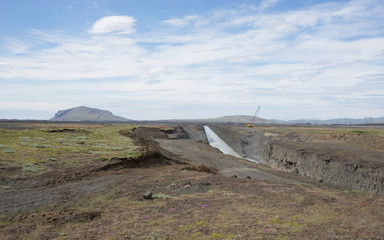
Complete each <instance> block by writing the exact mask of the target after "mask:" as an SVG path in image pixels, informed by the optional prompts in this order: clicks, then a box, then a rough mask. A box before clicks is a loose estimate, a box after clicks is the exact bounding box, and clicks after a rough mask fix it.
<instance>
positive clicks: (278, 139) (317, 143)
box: [210, 125, 384, 195]
mask: <svg viewBox="0 0 384 240" xmlns="http://www.w3.org/2000/svg"><path fill="white" fill-rule="evenodd" d="M210 127H211V129H212V130H213V131H214V132H215V133H216V134H217V135H218V136H220V137H221V138H222V139H223V140H224V141H225V142H226V143H227V144H228V145H230V146H231V147H232V148H233V149H234V150H235V151H236V152H237V153H239V154H240V155H241V156H243V157H245V158H251V159H255V160H261V161H262V163H263V164H265V165H268V166H270V167H272V168H275V169H278V170H281V171H285V172H292V173H297V174H300V175H302V176H307V177H310V178H313V179H315V180H317V181H318V182H327V183H332V184H335V185H337V186H341V187H345V188H349V189H356V190H360V191H364V192H369V193H376V194H382V195H383V194H384V152H383V151H382V149H383V144H384V138H382V137H379V136H375V135H365V134H359V133H354V132H353V131H352V133H342V134H328V133H326V134H319V133H316V131H314V130H313V129H309V130H308V129H304V128H303V127H296V128H297V129H296V128H294V129H289V130H288V131H286V130H284V131H280V132H278V133H276V132H272V133H271V132H268V131H264V130H262V128H259V129H257V128H256V129H254V128H251V129H249V128H244V127H235V126H225V125H213V126H210ZM285 128H286V127H284V129H285ZM296 130H297V131H296ZM324 131H325V130H324V129H322V132H324ZM337 131H341V130H337ZM342 131H344V130H342Z"/></svg>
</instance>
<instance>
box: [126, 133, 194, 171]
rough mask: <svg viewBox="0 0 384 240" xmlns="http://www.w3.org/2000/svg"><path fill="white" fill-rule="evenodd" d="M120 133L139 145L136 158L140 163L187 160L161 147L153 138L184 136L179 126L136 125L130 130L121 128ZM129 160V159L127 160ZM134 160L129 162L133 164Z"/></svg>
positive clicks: (167, 162)
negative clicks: (138, 152) (138, 155)
mask: <svg viewBox="0 0 384 240" xmlns="http://www.w3.org/2000/svg"><path fill="white" fill-rule="evenodd" d="M120 134H122V135H124V136H127V137H129V138H131V139H133V140H134V142H135V144H137V145H139V146H141V149H140V154H141V157H139V158H138V159H137V160H138V161H141V163H145V162H146V163H159V164H171V163H177V164H187V160H186V159H183V158H181V157H180V156H178V155H176V154H173V153H171V152H169V151H167V150H165V149H163V148H160V147H159V144H158V143H157V142H156V141H155V140H154V139H169V138H170V137H169V136H171V137H172V138H185V137H187V136H188V133H186V132H185V131H184V130H183V129H182V128H181V127H176V128H170V127H138V128H133V129H132V130H122V131H120ZM128 162H129V161H128ZM133 163H134V161H133V162H132V161H131V163H130V164H133Z"/></svg>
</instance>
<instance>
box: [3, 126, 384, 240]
mask: <svg viewBox="0 0 384 240" xmlns="http://www.w3.org/2000/svg"><path fill="white" fill-rule="evenodd" d="M176 129H177V128H176ZM121 134H123V135H127V136H129V137H131V138H133V139H135V141H136V142H137V143H139V144H140V145H141V146H142V149H141V153H142V156H141V157H139V158H112V159H110V161H107V162H105V164H103V165H102V166H100V165H88V166H83V167H81V168H77V169H72V168H71V169H69V168H68V169H66V168H56V171H53V172H50V173H49V174H46V175H41V176H33V175H31V176H29V177H27V178H23V179H17V180H13V181H10V182H7V181H5V180H4V181H2V183H1V184H3V185H5V186H7V188H8V190H5V191H2V192H0V202H1V205H0V235H1V238H2V239H212V240H213V239H381V236H384V225H383V222H384V214H383V212H384V198H383V197H381V196H376V195H369V194H362V193H358V192H351V191H345V190H338V189H337V188H335V187H332V186H330V185H326V184H319V183H313V182H312V180H310V179H306V178H301V177H299V176H296V175H292V174H288V173H282V172H279V171H275V170H272V169H270V168H268V167H265V166H262V165H259V166H258V165H255V164H251V163H248V162H246V161H244V160H239V159H235V158H233V157H230V156H227V155H224V154H221V153H220V152H218V151H216V150H214V149H212V148H211V147H210V146H208V145H207V144H204V143H202V142H194V141H191V140H186V139H180V138H186V137H187V136H186V135H185V134H184V133H183V132H182V131H179V130H169V129H163V130H159V129H158V128H154V129H153V128H137V129H136V130H134V131H133V132H130V131H122V132H121ZM154 137H155V138H156V141H155V140H153V138H154ZM175 138H176V139H175ZM172 139H173V140H172ZM202 164H204V165H202ZM1 171H15V169H10V168H8V169H1ZM217 172H218V173H219V174H215V173H217ZM9 174H10V173H9ZM233 175H236V176H237V177H238V178H235V177H231V176H233ZM247 176H249V178H247ZM148 190H152V191H153V193H154V194H160V193H161V194H163V195H164V198H165V199H163V200H159V199H157V200H152V201H151V200H143V198H142V195H143V194H144V193H145V192H146V191H148Z"/></svg>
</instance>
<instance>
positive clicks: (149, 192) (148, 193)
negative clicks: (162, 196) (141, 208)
mask: <svg viewBox="0 0 384 240" xmlns="http://www.w3.org/2000/svg"><path fill="white" fill-rule="evenodd" d="M143 198H144V199H147V200H149V199H152V190H149V191H147V192H145V193H144V195H143Z"/></svg>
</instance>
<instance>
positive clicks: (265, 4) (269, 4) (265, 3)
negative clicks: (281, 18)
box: [259, 0, 281, 11]
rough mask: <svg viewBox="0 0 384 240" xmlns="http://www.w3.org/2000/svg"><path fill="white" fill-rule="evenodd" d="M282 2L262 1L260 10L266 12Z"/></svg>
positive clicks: (273, 0)
mask: <svg viewBox="0 0 384 240" xmlns="http://www.w3.org/2000/svg"><path fill="white" fill-rule="evenodd" d="M280 1H281V0H262V1H261V2H260V5H259V9H260V10H261V11H264V10H265V9H267V8H270V7H273V6H275V5H276V4H277V3H278V2H280Z"/></svg>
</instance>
